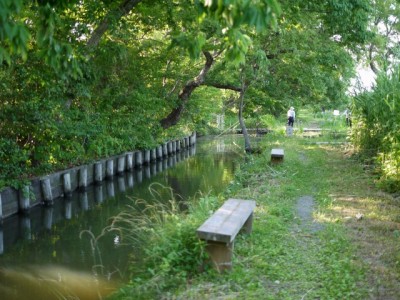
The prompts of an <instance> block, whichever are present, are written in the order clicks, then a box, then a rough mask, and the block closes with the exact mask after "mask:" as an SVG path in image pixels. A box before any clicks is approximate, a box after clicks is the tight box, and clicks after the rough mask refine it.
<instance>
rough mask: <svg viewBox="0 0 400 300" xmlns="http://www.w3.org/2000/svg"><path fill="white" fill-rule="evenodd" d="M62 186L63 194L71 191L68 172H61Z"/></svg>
mask: <svg viewBox="0 0 400 300" xmlns="http://www.w3.org/2000/svg"><path fill="white" fill-rule="evenodd" d="M62 177H63V187H64V194H70V193H72V186H71V175H70V174H69V173H65V174H63V176H62Z"/></svg>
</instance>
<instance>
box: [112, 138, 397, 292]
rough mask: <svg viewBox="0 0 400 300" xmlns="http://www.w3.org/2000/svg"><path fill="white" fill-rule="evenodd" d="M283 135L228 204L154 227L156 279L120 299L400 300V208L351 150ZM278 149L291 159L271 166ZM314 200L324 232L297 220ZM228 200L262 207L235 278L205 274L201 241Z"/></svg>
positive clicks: (268, 144) (150, 248)
mask: <svg viewBox="0 0 400 300" xmlns="http://www.w3.org/2000/svg"><path fill="white" fill-rule="evenodd" d="M276 132H277V133H276V134H274V135H272V134H271V135H267V136H266V137H265V138H264V141H263V144H262V146H261V147H262V149H263V153H262V154H261V155H258V156H249V157H248V159H247V162H246V164H244V165H242V166H241V167H240V170H238V171H237V174H236V179H235V182H233V183H232V184H231V185H230V186H229V188H228V189H227V190H226V192H225V194H223V195H220V197H219V198H215V197H204V198H203V199H201V200H200V201H199V202H197V203H192V204H191V206H190V213H188V214H185V215H179V216H178V217H177V216H176V215H175V213H173V214H171V215H170V217H168V218H164V219H163V222H160V223H159V225H157V226H154V227H152V228H153V229H152V233H151V235H147V241H149V243H147V245H145V247H144V248H145V251H147V254H148V255H149V257H152V258H153V260H152V261H151V264H150V265H147V267H148V269H147V273H146V272H145V274H144V275H143V274H142V277H140V278H137V277H136V278H133V279H132V282H131V283H130V284H128V285H127V286H125V287H123V288H122V289H121V290H120V292H119V293H118V294H116V295H115V296H114V298H115V299H366V298H371V299H378V298H380V299H386V298H389V299H397V298H400V287H399V280H400V255H399V252H400V233H399V232H400V231H399V229H400V219H399V217H398V216H399V215H400V208H399V206H400V205H399V203H398V201H397V200H396V199H395V198H393V196H391V195H388V194H384V193H382V192H381V191H379V190H377V189H376V188H375V185H374V182H373V177H371V176H370V174H368V173H366V172H365V171H364V170H363V169H362V167H361V166H360V165H359V164H358V162H357V161H356V160H353V159H352V157H351V156H350V155H349V153H350V150H351V149H350V148H347V147H349V146H348V145H332V144H315V143H310V142H308V141H305V139H304V138H302V137H301V136H300V135H295V136H293V137H290V138H289V137H285V136H284V135H283V134H282V133H279V131H276ZM323 138H324V137H320V138H318V139H321V140H322V139H323ZM275 147H282V148H283V149H284V150H285V159H284V162H283V163H281V164H278V165H271V164H270V157H269V154H270V150H271V148H275ZM304 196H309V197H312V199H314V202H315V203H314V210H313V212H312V216H311V218H312V219H313V221H314V222H317V223H318V224H319V225H320V227H318V229H319V230H317V231H314V230H312V227H310V226H312V225H310V224H305V223H304V221H302V219H301V218H299V215H298V213H297V209H298V208H297V205H298V201H299V199H300V198H301V197H304ZM228 197H235V198H243V199H254V200H256V202H257V207H256V210H255V216H254V224H253V232H252V233H251V234H250V235H239V236H237V238H236V240H235V252H234V260H233V270H232V271H231V272H229V273H225V274H218V273H216V272H215V271H214V270H213V269H211V268H208V267H207V266H206V267H205V268H204V266H203V267H202V265H201V262H200V260H201V259H204V256H203V253H202V251H203V250H202V249H204V248H202V247H204V245H203V244H202V243H201V242H199V241H197V242H196V240H195V238H194V236H195V229H196V228H197V226H198V225H200V224H201V223H202V222H203V221H204V220H205V219H206V218H207V217H208V215H209V214H210V213H211V212H210V211H211V210H213V209H215V208H216V207H218V205H220V204H221V201H222V200H223V199H227V198H228ZM165 222H166V223H165ZM183 228H184V229H183ZM146 234H150V232H149V231H147V233H146ZM151 241H153V242H151ZM184 241H186V242H184ZM155 245H157V247H155ZM185 247H187V248H186V249H185ZM176 255H177V256H176ZM196 264H197V265H196ZM149 266H151V267H149Z"/></svg>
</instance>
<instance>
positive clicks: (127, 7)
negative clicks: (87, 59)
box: [86, 0, 142, 48]
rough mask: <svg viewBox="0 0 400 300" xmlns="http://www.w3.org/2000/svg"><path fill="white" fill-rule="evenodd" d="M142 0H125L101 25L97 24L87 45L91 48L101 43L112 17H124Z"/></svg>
mask: <svg viewBox="0 0 400 300" xmlns="http://www.w3.org/2000/svg"><path fill="white" fill-rule="evenodd" d="M141 1H142V0H124V1H123V2H122V3H121V4H120V6H119V7H118V8H117V9H115V10H113V11H111V12H110V13H109V14H108V15H107V16H106V17H105V18H104V19H103V20H102V21H101V23H100V24H99V26H97V27H96V29H95V30H94V31H93V33H92V36H91V37H90V38H89V40H88V42H87V44H86V45H87V46H88V47H89V48H94V47H96V46H97V45H98V44H99V42H100V40H101V38H102V36H103V35H104V33H106V31H107V30H108V28H109V26H110V23H111V20H112V19H115V20H119V19H121V18H122V17H124V16H126V15H128V14H129V13H130V12H131V10H132V9H133V8H134V7H135V6H136V5H137V4H138V3H140V2H141Z"/></svg>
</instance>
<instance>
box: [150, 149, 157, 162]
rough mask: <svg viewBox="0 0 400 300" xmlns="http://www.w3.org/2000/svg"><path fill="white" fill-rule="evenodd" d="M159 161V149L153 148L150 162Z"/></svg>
mask: <svg viewBox="0 0 400 300" xmlns="http://www.w3.org/2000/svg"><path fill="white" fill-rule="evenodd" d="M156 159H157V149H156V148H153V149H151V150H150V160H151V161H155V160H156Z"/></svg>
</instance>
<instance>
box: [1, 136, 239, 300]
mask: <svg viewBox="0 0 400 300" xmlns="http://www.w3.org/2000/svg"><path fill="white" fill-rule="evenodd" d="M236 143H237V142H236ZM219 144H220V142H218V141H216V140H204V141H203V142H201V140H200V139H199V140H198V144H197V146H196V147H192V148H190V149H188V150H181V151H180V152H178V153H177V154H176V155H175V156H169V157H167V158H165V159H162V160H156V161H152V162H151V163H150V164H149V165H146V166H143V167H142V168H139V169H138V168H135V169H133V170H132V171H131V172H128V173H125V174H123V175H122V176H113V178H110V179H108V180H105V181H102V182H99V183H96V184H95V185H93V186H88V187H87V189H86V191H85V192H74V193H72V194H71V195H69V196H68V197H65V198H64V199H61V200H58V199H56V200H55V201H54V206H51V207H47V208H44V207H40V206H37V207H34V208H32V209H31V211H30V213H29V214H28V215H20V216H15V217H13V218H10V219H6V220H4V224H3V227H2V229H3V230H2V231H1V232H0V268H1V266H14V265H15V264H16V262H18V264H19V265H20V266H21V267H24V266H25V265H31V264H38V265H48V264H50V265H56V266H61V267H62V266H68V267H69V268H73V269H75V270H82V271H88V272H91V271H92V270H94V269H95V270H96V274H97V276H100V277H102V278H108V279H110V278H111V279H117V280H123V279H124V276H125V274H127V272H128V264H127V262H128V261H129V257H130V255H131V252H132V248H129V247H124V246H123V243H122V241H121V237H120V236H119V235H118V234H117V233H116V232H107V230H104V229H106V228H107V226H109V225H110V222H111V221H110V219H111V218H112V217H113V216H115V215H117V214H118V213H119V212H121V210H123V209H124V208H125V207H126V206H127V205H132V200H133V199H136V198H140V199H144V200H146V201H148V202H151V201H153V199H154V198H153V197H154V196H153V195H152V194H151V192H150V191H149V186H150V184H152V183H155V182H156V183H159V184H160V186H165V187H168V188H171V189H172V191H173V192H174V194H175V195H176V197H177V199H183V200H188V199H191V198H193V197H196V196H198V195H199V193H198V192H199V191H201V192H203V194H205V193H208V192H210V191H211V192H216V193H218V192H220V191H222V190H223V189H224V187H225V186H226V185H227V184H228V183H229V182H230V181H231V180H232V177H233V173H234V170H235V165H236V162H235V159H236V158H237V157H238V153H237V152H236V150H235V146H230V145H233V142H229V143H228V142H225V146H224V150H225V152H224V153H221V152H218V151H220V150H221V149H222V148H221V147H220V146H218V145H219ZM232 149H233V151H232ZM160 195H161V194H160ZM162 197H166V198H165V200H166V201H168V200H170V198H168V197H170V194H168V195H162ZM1 234H2V236H1ZM24 241H25V242H24ZM0 298H1V296H0Z"/></svg>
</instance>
